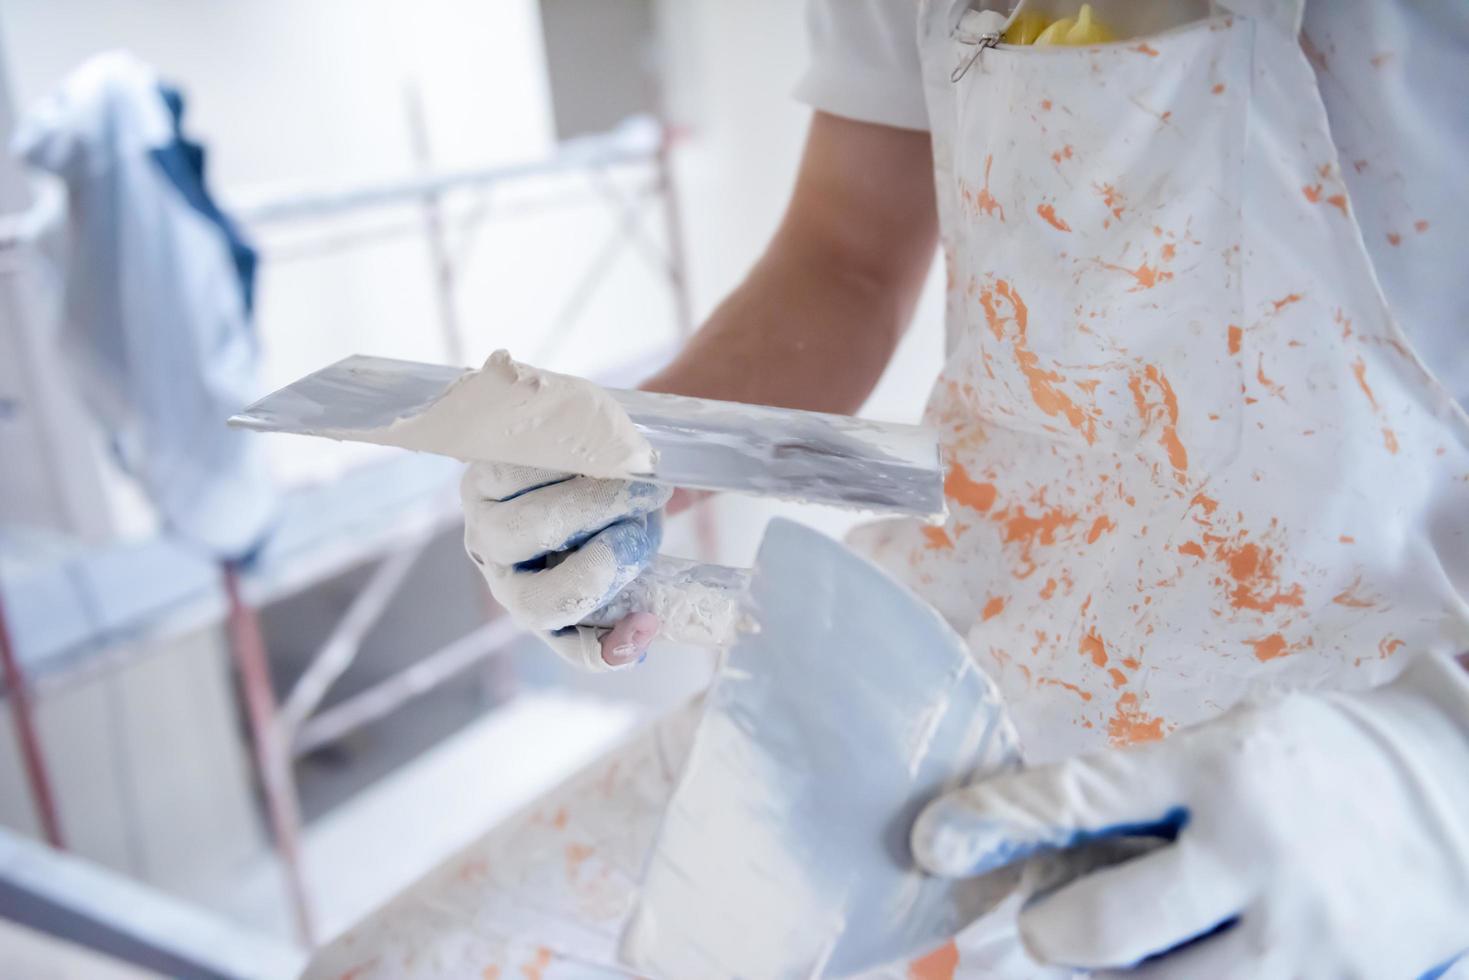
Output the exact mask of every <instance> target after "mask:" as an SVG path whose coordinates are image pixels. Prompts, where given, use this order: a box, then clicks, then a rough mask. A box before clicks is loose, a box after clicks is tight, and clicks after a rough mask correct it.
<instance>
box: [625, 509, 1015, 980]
mask: <svg viewBox="0 0 1469 980" xmlns="http://www.w3.org/2000/svg"><path fill="white" fill-rule="evenodd" d="M748 601H749V603H750V607H751V611H752V613H753V615H754V616H755V617H756V619H757V620H758V622H759V626H760V628H759V632H757V633H752V634H746V635H743V636H741V637H740V639H739V641H738V642H737V643H736V644H735V646H734V647H733V648H732V649H731V650H730V652H729V654H728V657H727V658H726V660H725V663H724V664H723V666H722V667H721V669H720V672H719V676H718V678H717V681H716V684H715V687H714V688H713V690H712V691H711V692H710V694H709V698H708V702H707V707H706V710H705V714H704V717H703V719H702V720H701V722H700V724H699V728H698V731H697V734H696V736H695V741H694V747H693V751H692V754H691V756H690V759H689V762H688V764H687V767H686V768H685V770H684V774H683V776H682V779H681V781H680V783H679V785H678V787H677V789H676V790H675V792H674V796H673V799H672V801H671V803H670V805H669V807H668V810H667V811H666V813H665V816H664V820H663V824H662V827H661V829H660V831H659V835H658V839H657V843H656V845H655V848H654V851H653V854H652V856H651V858H650V860H649V864H648V867H647V869H646V875H645V878H644V881H643V887H642V890H641V892H640V896H639V899H638V902H637V906H636V908H635V909H634V911H633V913H632V916H631V917H630V919H629V920H628V925H627V927H626V929H625V931H624V933H623V941H622V955H623V958H624V960H625V962H627V964H628V965H629V966H631V967H632V968H634V969H636V970H639V971H642V972H645V973H647V974H648V975H650V976H654V977H669V978H673V977H677V978H679V980H703V978H710V980H712V978H731V977H742V978H760V980H783V978H790V980H796V978H808V977H828V976H831V977H840V976H847V975H850V974H852V973H855V972H858V971H860V970H863V969H866V968H869V967H873V966H878V965H881V964H884V963H887V962H891V961H893V960H895V959H898V958H903V957H908V956H913V955H918V954H922V953H924V952H927V951H928V950H929V949H931V948H933V947H935V946H937V945H939V944H940V943H942V942H943V941H944V940H945V939H946V938H948V937H950V936H952V935H954V934H955V933H956V932H958V931H959V930H960V929H961V928H962V927H963V926H965V925H966V924H968V923H969V922H971V921H973V920H974V919H976V918H978V917H979V916H980V915H981V914H983V913H984V912H986V911H988V910H989V909H991V908H992V907H994V906H995V905H996V904H998V903H999V902H1000V901H1001V900H1003V899H1004V898H1005V897H1006V896H1007V895H1009V894H1010V893H1011V892H1012V890H1013V888H1014V886H1015V883H1016V880H1015V877H1014V875H1013V874H1012V873H1010V872H1001V873H999V874H997V875H991V876H986V877H984V878H978V879H971V880H968V881H950V880H944V879H939V878H933V877H929V876H926V875H924V874H922V873H921V872H919V871H918V870H917V869H916V868H915V867H914V866H913V862H912V859H911V857H910V855H909V849H908V831H909V828H910V826H911V824H912V822H913V819H914V817H915V816H916V815H917V811H918V809H919V808H920V807H921V806H922V804H923V803H925V802H926V801H927V800H929V799H931V798H932V797H933V796H934V795H935V794H937V793H938V792H939V791H941V790H943V789H946V788H949V787H952V786H954V785H957V784H959V783H960V782H962V781H964V780H965V779H967V778H969V777H971V776H974V775H976V774H992V773H994V772H998V771H1001V770H1003V769H1007V768H1010V767H1011V766H1013V765H1014V764H1016V762H1017V760H1018V749H1017V746H1016V738H1015V735H1014V731H1013V729H1012V728H1011V726H1010V723H1009V720H1008V718H1007V717H1006V715H1005V712H1004V710H1003V707H1002V705H1001V702H1000V698H999V694H998V691H997V690H996V689H995V687H994V685H993V684H992V683H991V681H990V680H989V678H988V677H986V676H985V675H984V674H983V673H982V672H981V671H980V670H979V668H978V667H977V666H976V665H975V664H974V662H973V660H972V659H971V657H970V654H969V651H968V650H967V649H966V648H965V645H964V643H963V641H962V640H960V638H959V637H958V636H957V635H956V634H955V633H954V631H953V630H952V629H950V628H949V626H948V625H947V624H946V623H945V622H944V621H943V620H942V619H941V618H940V617H939V616H938V614H937V613H935V612H934V610H933V609H932V608H930V607H929V606H927V605H926V604H924V603H923V602H922V601H921V600H919V599H918V598H917V597H916V596H914V595H913V594H912V593H910V592H909V591H907V590H906V589H905V588H903V587H902V586H901V585H899V584H898V583H897V582H895V581H894V580H893V579H891V578H890V577H888V576H887V575H886V574H885V573H884V572H882V571H881V570H879V569H878V568H877V567H876V566H874V565H872V564H870V563H869V562H867V561H865V560H863V559H861V558H858V557H857V556H856V555H854V554H852V553H851V552H850V551H848V550H847V549H845V548H843V547H842V546H841V545H840V544H838V543H837V542H835V541H833V540H831V539H830V538H827V537H825V536H824V535H822V534H820V533H818V532H815V531H812V530H809V529H807V528H804V527H802V526H800V525H798V524H794V523H791V522H789V521H784V520H779V519H777V520H775V521H772V522H771V524H770V527H769V530H768V531H767V532H766V535H765V539H764V541H763V542H762V544H761V547H760V552H759V555H758V557H757V559H756V565H755V572H754V577H753V580H752V583H751V586H750V593H749V600H748Z"/></svg>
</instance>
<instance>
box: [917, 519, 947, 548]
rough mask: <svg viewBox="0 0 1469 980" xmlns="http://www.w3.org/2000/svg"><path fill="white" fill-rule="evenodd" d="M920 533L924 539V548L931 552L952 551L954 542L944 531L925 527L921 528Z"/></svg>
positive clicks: (939, 528)
mask: <svg viewBox="0 0 1469 980" xmlns="http://www.w3.org/2000/svg"><path fill="white" fill-rule="evenodd" d="M922 531H923V537H924V547H926V548H928V549H930V550H933V551H939V550H944V551H949V550H952V549H953V547H954V541H953V539H952V538H950V537H949V532H948V531H945V530H944V529H943V528H941V527H931V526H928V525H925V526H924V527H923V528H922Z"/></svg>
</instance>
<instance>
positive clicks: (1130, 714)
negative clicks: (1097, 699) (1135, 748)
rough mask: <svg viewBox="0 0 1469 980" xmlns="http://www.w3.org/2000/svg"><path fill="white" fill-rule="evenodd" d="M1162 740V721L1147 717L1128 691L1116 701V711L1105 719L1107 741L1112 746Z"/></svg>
mask: <svg viewBox="0 0 1469 980" xmlns="http://www.w3.org/2000/svg"><path fill="white" fill-rule="evenodd" d="M1162 738H1163V719H1162V718H1157V717H1154V716H1152V715H1149V714H1148V713H1147V712H1145V711H1143V710H1142V708H1141V707H1140V706H1139V705H1138V700H1137V695H1136V694H1134V693H1133V692H1132V691H1128V692H1127V693H1126V694H1124V695H1122V696H1121V697H1119V698H1118V699H1117V710H1116V711H1115V712H1114V713H1113V714H1112V717H1111V718H1109V719H1107V739H1108V741H1110V742H1111V743H1112V744H1113V745H1114V746H1118V747H1120V746H1124V745H1136V744H1137V743H1139V742H1156V741H1159V740H1160V739H1162Z"/></svg>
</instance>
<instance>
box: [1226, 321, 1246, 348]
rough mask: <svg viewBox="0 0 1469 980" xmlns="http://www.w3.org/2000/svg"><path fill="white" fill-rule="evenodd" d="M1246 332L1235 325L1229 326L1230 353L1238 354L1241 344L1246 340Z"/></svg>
mask: <svg viewBox="0 0 1469 980" xmlns="http://www.w3.org/2000/svg"><path fill="white" fill-rule="evenodd" d="M1244 336H1245V332H1244V331H1243V330H1241V329H1240V328H1239V327H1237V326H1235V325H1234V324H1233V323H1231V324H1230V325H1229V352H1230V353H1231V354H1238V353H1239V349H1240V345H1241V342H1242V341H1243V340H1244Z"/></svg>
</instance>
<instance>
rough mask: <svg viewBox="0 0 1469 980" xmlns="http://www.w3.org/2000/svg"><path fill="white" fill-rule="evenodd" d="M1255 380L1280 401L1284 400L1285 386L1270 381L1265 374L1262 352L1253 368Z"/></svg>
mask: <svg viewBox="0 0 1469 980" xmlns="http://www.w3.org/2000/svg"><path fill="white" fill-rule="evenodd" d="M1255 380H1256V381H1258V382H1260V385H1261V386H1262V387H1263V388H1264V389H1265V390H1266V391H1268V392H1270V394H1272V395H1274V396H1275V397H1277V398H1279V399H1281V400H1282V401H1284V400H1285V387H1284V386H1283V385H1280V384H1277V383H1276V382H1275V381H1272V380H1271V379H1270V378H1268V377H1266V376H1265V355H1264V354H1261V355H1260V362H1259V366H1258V367H1257V368H1256V369H1255Z"/></svg>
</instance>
